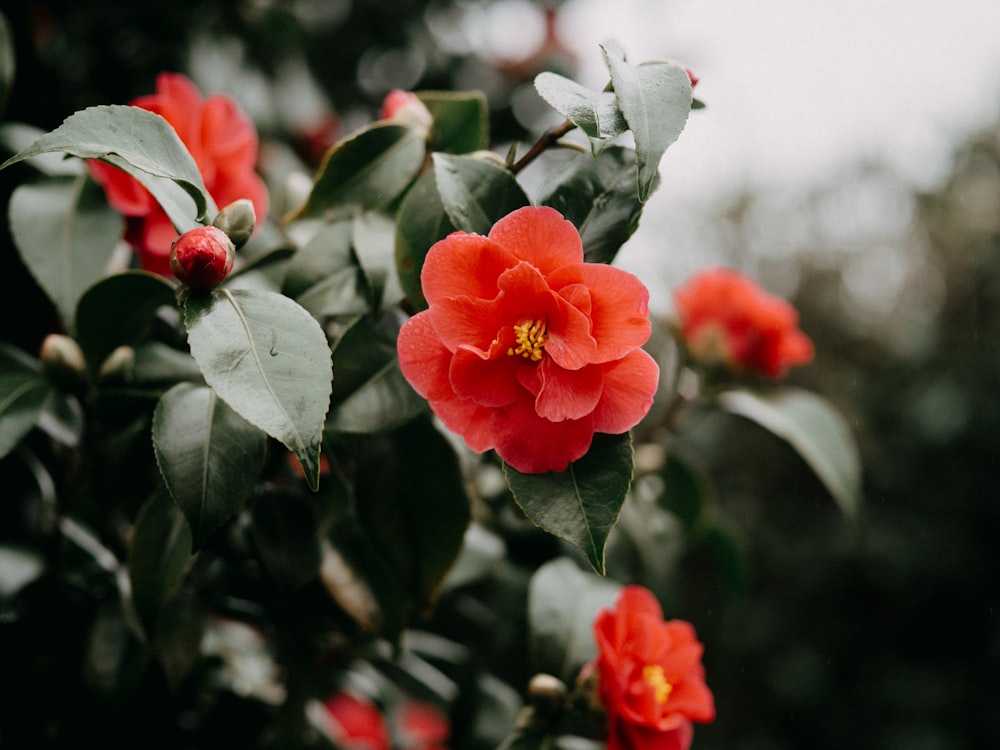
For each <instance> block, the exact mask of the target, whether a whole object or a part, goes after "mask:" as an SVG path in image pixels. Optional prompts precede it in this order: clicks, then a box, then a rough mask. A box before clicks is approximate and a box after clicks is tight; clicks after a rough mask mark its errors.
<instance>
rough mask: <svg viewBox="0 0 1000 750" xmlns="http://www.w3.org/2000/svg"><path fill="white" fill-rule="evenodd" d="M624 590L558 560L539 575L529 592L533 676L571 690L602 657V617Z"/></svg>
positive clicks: (540, 571)
mask: <svg viewBox="0 0 1000 750" xmlns="http://www.w3.org/2000/svg"><path fill="white" fill-rule="evenodd" d="M620 588H621V584H619V583H618V582H616V581H612V580H611V579H608V578H602V577H600V576H596V575H594V574H593V573H591V572H589V571H586V570H582V569H581V568H580V567H579V566H578V565H576V564H575V563H574V562H573V561H572V560H570V559H569V558H566V557H559V558H556V559H554V560H552V561H551V562H548V563H546V564H544V565H542V567H540V568H539V569H538V571H537V572H536V573H535V574H534V575H533V576H532V577H531V583H530V584H529V588H528V652H529V658H530V659H531V668H532V670H533V671H534V672H546V673H548V674H551V675H554V676H556V677H558V678H559V679H561V680H562V681H563V682H565V683H567V684H569V685H572V684H573V683H574V681H575V680H576V676H577V674H578V673H579V671H580V668H581V667H583V665H584V664H586V663H587V662H589V661H590V660H591V659H593V658H594V656H596V655H597V647H596V645H595V643H594V636H593V626H594V618H595V617H596V616H597V613H598V612H600V610H601V609H603V608H605V607H611V606H613V605H614V603H615V599H616V598H617V596H618V591H619V589H620Z"/></svg>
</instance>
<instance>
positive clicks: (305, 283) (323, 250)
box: [283, 220, 372, 320]
mask: <svg viewBox="0 0 1000 750" xmlns="http://www.w3.org/2000/svg"><path fill="white" fill-rule="evenodd" d="M352 228H353V222H352V221H350V220H344V221H337V222H332V223H329V224H324V225H323V226H322V227H320V229H319V230H318V231H316V233H315V234H313V236H312V237H310V238H309V240H308V241H307V242H306V243H305V244H304V245H303V246H302V248H301V249H300V250H299V251H298V252H297V253H296V254H295V256H294V257H293V258H292V261H291V263H290V264H289V267H288V272H287V273H286V275H285V282H284V286H283V291H284V293H285V294H287V295H288V296H290V297H292V298H293V299H295V301H296V302H298V303H299V304H300V305H302V307H303V308H305V309H306V310H308V311H309V312H310V313H311V314H312V315H313V317H315V318H317V319H318V320H326V319H328V318H336V317H343V316H357V315H364V314H366V313H368V312H369V311H370V310H371V309H372V293H371V291H370V290H369V288H368V284H367V282H366V279H365V274H364V272H363V271H362V269H361V266H360V264H359V263H358V259H357V257H356V256H355V254H354V248H353V246H352V244H351V242H352Z"/></svg>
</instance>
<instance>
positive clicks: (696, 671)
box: [587, 585, 715, 750]
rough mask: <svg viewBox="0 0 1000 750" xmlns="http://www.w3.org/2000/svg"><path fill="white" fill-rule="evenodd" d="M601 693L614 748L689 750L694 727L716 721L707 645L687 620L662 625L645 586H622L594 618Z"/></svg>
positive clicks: (655, 603) (611, 749)
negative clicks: (707, 678) (705, 663)
mask: <svg viewBox="0 0 1000 750" xmlns="http://www.w3.org/2000/svg"><path fill="white" fill-rule="evenodd" d="M594 638H595V640H596V641H597V649H598V656H597V658H596V659H595V660H594V662H593V663H592V664H591V665H589V666H588V668H587V669H588V671H591V670H593V671H596V674H597V680H598V693H599V695H600V698H601V703H602V704H603V706H604V709H605V711H606V713H607V715H608V750H687V748H688V747H690V746H691V740H692V738H693V736H694V728H693V727H692V722H695V721H697V722H710V721H713V720H714V719H715V700H714V698H713V697H712V693H711V691H710V690H709V689H708V686H707V685H706V684H705V669H704V667H703V666H702V663H701V655H702V650H703V647H702V645H701V643H700V642H699V641H698V639H697V637H696V635H695V631H694V628H693V627H692V626H691V624H690V623H688V622H685V621H683V620H668V621H664V619H663V610H662V609H661V608H660V603H659V602H658V601H657V600H656V597H654V596H653V594H652V593H650V591H649V590H648V589H645V588H643V587H642V586H634V585H633V586H625V587H624V588H622V590H621V592H620V594H619V596H618V601H617V602H616V604H615V608H614V609H604V610H601V612H600V613H599V614H598V615H597V618H596V619H595V620H594Z"/></svg>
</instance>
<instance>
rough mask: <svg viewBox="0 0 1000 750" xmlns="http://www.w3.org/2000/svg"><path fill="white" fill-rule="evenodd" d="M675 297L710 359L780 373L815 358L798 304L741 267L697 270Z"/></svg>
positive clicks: (694, 341)
mask: <svg viewBox="0 0 1000 750" xmlns="http://www.w3.org/2000/svg"><path fill="white" fill-rule="evenodd" d="M674 303H675V305H676V308H677V314H678V318H679V323H680V330H681V334H682V335H683V337H684V341H685V344H686V345H687V348H688V350H689V351H690V352H691V355H692V356H693V357H694V358H695V359H696V360H698V361H700V362H702V363H704V364H708V365H716V364H722V365H725V366H727V367H728V368H730V369H731V370H734V371H742V372H749V373H754V374H759V375H765V376H767V377H770V378H779V377H782V376H783V375H785V374H786V373H787V372H788V368H789V367H793V366H795V365H804V364H807V363H808V362H810V361H812V358H813V354H814V349H813V343H812V341H811V340H810V339H809V337H808V336H806V335H805V334H804V333H803V332H802V331H800V330H799V328H798V321H799V315H798V312H797V311H796V310H795V308H794V307H792V305H790V304H789V303H788V302H787V301H785V300H783V299H781V298H780V297H776V296H774V295H773V294H770V293H768V292H766V291H764V290H763V289H762V288H761V287H760V286H758V285H757V284H756V283H755V282H754V281H752V280H751V279H749V278H747V277H746V276H743V275H742V274H740V273H738V272H736V271H733V270H731V269H728V268H717V269H710V270H706V271H702V272H701V273H698V274H696V275H695V276H693V277H692V278H691V279H689V280H688V281H687V282H686V283H684V284H683V285H682V286H680V287H679V288H678V289H676V290H675V292H674Z"/></svg>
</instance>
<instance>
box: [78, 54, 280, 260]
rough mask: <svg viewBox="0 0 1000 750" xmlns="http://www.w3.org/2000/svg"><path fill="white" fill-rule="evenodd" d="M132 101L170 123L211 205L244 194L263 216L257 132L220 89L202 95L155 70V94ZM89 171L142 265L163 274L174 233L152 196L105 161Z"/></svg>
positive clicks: (263, 191)
mask: <svg viewBox="0 0 1000 750" xmlns="http://www.w3.org/2000/svg"><path fill="white" fill-rule="evenodd" d="M132 106H135V107H141V108H142V109H146V110H149V111H150V112H155V113H156V114H158V115H160V116H162V117H163V118H164V119H165V120H166V121H167V122H169V123H170V124H171V125H172V126H173V128H174V130H175V131H177V135H178V136H179V137H180V139H181V141H182V142H183V143H184V145H185V146H186V147H187V149H188V151H190V152H191V156H192V157H193V158H194V161H195V164H197V165H198V169H199V171H200V172H201V176H202V180H203V181H204V182H205V188H206V189H207V190H208V192H209V194H210V195H211V196H212V198H213V199H214V200H215V202H216V204H218V205H219V206H220V207H221V206H227V205H229V204H230V203H232V202H234V201H236V200H238V199H240V198H248V199H250V201H252V202H253V205H254V210H255V212H256V214H257V216H259V217H264V216H267V211H268V195H267V188H266V187H265V185H264V181H263V180H262V179H261V178H260V176H259V175H257V173H256V172H255V171H254V167H255V165H256V162H257V145H258V143H257V131H256V130H255V129H254V126H253V123H252V122H251V121H250V120H249V118H247V116H246V115H245V114H244V113H243V112H242V111H240V109H239V107H238V106H237V104H236V102H234V101H233V100H232V99H231V98H229V97H228V96H224V95H222V94H215V95H212V96H209V97H208V98H206V99H202V98H201V95H200V94H199V93H198V90H197V89H196V88H195V86H194V84H193V83H191V81H190V80H189V79H188V78H186V77H185V76H183V75H180V74H177V73H161V74H160V75H159V76H157V79H156V93H155V94H151V95H149V96H142V97H139V98H138V99H136V100H135V101H133V102H132ZM90 171H91V174H92V175H93V177H94V179H95V180H97V182H98V183H100V184H101V185H102V186H103V187H104V192H105V194H106V195H107V198H108V203H110V204H111V206H112V208H114V209H115V210H116V211H118V212H119V213H120V214H122V215H124V216H125V217H126V218H127V223H126V231H125V239H126V241H127V242H128V243H129V244H130V245H132V246H133V247H134V248H135V249H136V251H137V252H138V253H139V259H140V261H141V263H142V266H143V268H145V269H147V270H149V271H152V272H154V273H158V274H160V275H161V276H166V275H168V274H169V273H170V261H169V258H170V245H171V243H172V242H173V241H174V238H176V237H177V232H176V231H175V229H174V226H173V224H172V223H171V222H170V219H168V218H167V215H166V213H165V212H164V211H163V209H162V208H160V205H159V204H158V203H157V202H156V199H155V198H153V196H152V195H151V194H150V193H149V191H148V190H146V189H145V188H144V187H143V186H142V185H141V184H139V182H138V180H136V179H135V178H133V177H131V176H130V175H128V174H126V173H125V172H123V171H121V170H120V169H118V168H116V167H112V166H111V165H109V164H105V163H104V162H99V161H91V162H90Z"/></svg>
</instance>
